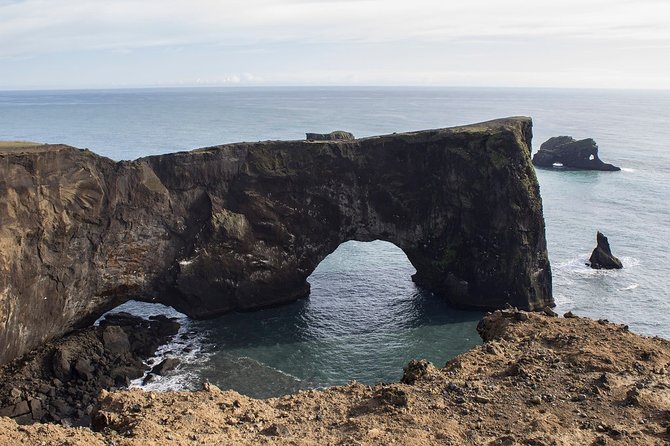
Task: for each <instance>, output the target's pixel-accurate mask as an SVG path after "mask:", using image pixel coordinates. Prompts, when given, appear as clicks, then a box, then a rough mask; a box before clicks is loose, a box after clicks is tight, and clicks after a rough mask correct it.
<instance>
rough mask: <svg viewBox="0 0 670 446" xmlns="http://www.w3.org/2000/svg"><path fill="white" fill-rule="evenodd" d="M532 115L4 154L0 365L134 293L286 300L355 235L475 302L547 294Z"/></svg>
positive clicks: (192, 311)
mask: <svg viewBox="0 0 670 446" xmlns="http://www.w3.org/2000/svg"><path fill="white" fill-rule="evenodd" d="M531 126H532V124H531V120H530V119H529V118H509V119H502V120H497V121H491V122H487V123H482V124H475V125H470V126H464V127H456V128H451V129H440V130H427V131H420V132H413V133H403V134H393V135H387V136H378V137H371V138H364V139H358V140H352V141H266V142H258V143H239V144H229V145H223V146H217V147H209V148H205V149H199V150H194V151H192V152H180V153H174V154H169V155H161V156H152V157H147V158H142V159H138V160H136V161H122V162H118V163H117V162H114V161H112V160H109V159H107V158H104V157H100V156H98V155H95V154H94V153H91V152H90V151H87V150H79V149H75V148H73V147H68V146H64V145H44V146H37V147H29V148H15V149H12V148H3V149H2V150H0V345H2V346H3V347H4V348H3V349H2V350H0V362H5V361H7V360H8V359H10V358H13V357H16V356H18V355H19V354H22V353H24V352H26V351H28V350H29V349H30V348H32V347H34V346H36V345H38V344H39V343H41V342H43V341H44V340H46V339H49V338H52V337H55V336H59V335H62V334H63V333H65V332H67V331H69V330H71V329H73V328H75V327H80V326H84V325H86V324H90V323H91V322H92V321H93V320H95V319H96V318H97V317H98V316H99V315H100V314H102V313H103V312H105V311H107V310H109V309H111V308H113V307H115V306H117V305H119V304H120V303H122V302H124V301H126V300H128V299H131V298H135V299H140V300H147V301H154V302H162V303H165V304H168V305H171V306H173V307H175V308H176V309H178V310H180V311H182V312H184V313H186V314H188V315H189V316H192V317H196V318H206V317H214V316H217V315H220V314H222V313H225V312H229V311H233V310H251V309H255V308H260V307H264V306H268V305H273V304H278V303H283V302H290V301H293V300H296V299H299V298H302V297H305V296H307V295H308V294H309V284H308V283H307V281H306V279H307V277H308V276H309V275H310V274H311V272H312V271H313V270H314V268H316V266H317V265H318V264H319V262H321V260H323V259H324V258H325V257H326V256H327V255H328V254H330V253H331V252H333V251H334V250H335V249H336V248H337V246H338V245H339V244H340V243H342V242H344V241H347V240H360V241H369V240H375V239H381V240H387V241H390V242H393V243H394V244H396V245H397V246H399V247H400V248H401V249H403V251H404V252H405V253H406V254H407V257H408V258H409V260H410V262H412V264H413V265H414V267H415V268H416V270H417V272H416V274H415V276H414V280H415V281H416V283H417V284H419V285H420V286H422V287H425V288H428V289H430V290H433V291H435V292H436V293H440V294H442V295H444V296H445V297H446V298H447V299H448V300H449V301H450V302H451V303H453V304H456V305H460V306H467V307H474V308H500V307H503V306H504V305H505V304H507V303H509V304H511V305H514V306H517V307H519V308H525V309H541V308H544V307H545V306H547V305H552V304H553V300H552V294H551V272H550V266H549V260H548V257H547V250H546V242H545V234H544V220H543V216H542V203H541V199H540V194H539V187H538V183H537V180H536V177H535V172H534V170H533V168H532V165H531V162H530V143H531Z"/></svg>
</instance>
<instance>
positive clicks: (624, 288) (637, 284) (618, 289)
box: [617, 283, 640, 291]
mask: <svg viewBox="0 0 670 446" xmlns="http://www.w3.org/2000/svg"><path fill="white" fill-rule="evenodd" d="M639 286H640V284H639V283H634V284H632V285H628V286H627V287H623V288H617V291H630V290H634V289H635V288H637V287H639Z"/></svg>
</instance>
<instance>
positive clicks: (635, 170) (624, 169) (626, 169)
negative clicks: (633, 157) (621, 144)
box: [621, 167, 637, 173]
mask: <svg viewBox="0 0 670 446" xmlns="http://www.w3.org/2000/svg"><path fill="white" fill-rule="evenodd" d="M621 170H622V171H623V172H628V173H634V172H637V169H631V168H630V167H622V168H621Z"/></svg>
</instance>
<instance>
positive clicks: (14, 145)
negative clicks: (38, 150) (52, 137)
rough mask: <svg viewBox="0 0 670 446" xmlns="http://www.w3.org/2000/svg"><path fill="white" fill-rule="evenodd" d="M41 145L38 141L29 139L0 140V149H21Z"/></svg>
mask: <svg viewBox="0 0 670 446" xmlns="http://www.w3.org/2000/svg"><path fill="white" fill-rule="evenodd" d="M39 145H41V144H40V143H38V142H31V141H0V149H23V148H26V147H34V146H39Z"/></svg>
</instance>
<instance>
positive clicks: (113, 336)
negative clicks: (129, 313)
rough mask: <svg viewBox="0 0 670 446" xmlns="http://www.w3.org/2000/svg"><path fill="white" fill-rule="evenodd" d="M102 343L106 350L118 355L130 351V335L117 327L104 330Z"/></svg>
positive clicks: (113, 326) (108, 327)
mask: <svg viewBox="0 0 670 446" xmlns="http://www.w3.org/2000/svg"><path fill="white" fill-rule="evenodd" d="M102 343H103V345H104V347H105V350H108V351H109V352H111V353H114V354H117V355H122V354H124V353H128V352H129V351H130V341H129V340H128V335H127V334H126V332H125V331H123V329H122V328H121V327H119V326H117V325H109V326H106V327H105V328H104V329H103V330H102Z"/></svg>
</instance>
